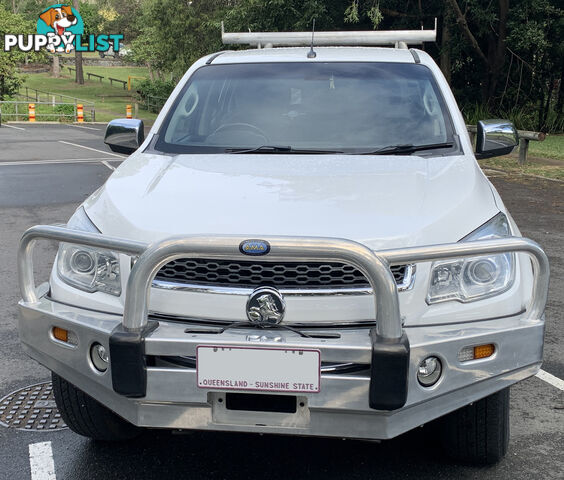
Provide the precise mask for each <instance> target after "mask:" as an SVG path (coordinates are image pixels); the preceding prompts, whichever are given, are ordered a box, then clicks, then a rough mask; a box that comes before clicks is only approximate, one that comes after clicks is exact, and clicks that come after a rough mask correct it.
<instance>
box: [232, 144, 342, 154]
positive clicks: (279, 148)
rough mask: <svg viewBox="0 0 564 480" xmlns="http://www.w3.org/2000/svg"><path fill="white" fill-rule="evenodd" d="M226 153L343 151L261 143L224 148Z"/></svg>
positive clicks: (318, 152)
mask: <svg viewBox="0 0 564 480" xmlns="http://www.w3.org/2000/svg"><path fill="white" fill-rule="evenodd" d="M225 151H226V152H227V153H296V154H297V153H310V154H324V153H343V152H340V151H337V150H323V149H318V148H311V149H310V148H293V147H290V146H285V145H261V146H260V147H255V148H226V149H225Z"/></svg>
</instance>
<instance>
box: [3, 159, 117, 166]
mask: <svg viewBox="0 0 564 480" xmlns="http://www.w3.org/2000/svg"><path fill="white" fill-rule="evenodd" d="M104 160H111V161H112V162H119V161H120V160H117V159H114V158H111V159H109V158H108V157H95V158H66V159H60V160H59V159H54V160H22V161H19V162H0V167H10V166H12V167H13V166H18V165H43V164H50V163H96V162H102V161H104ZM106 166H107V165H106Z"/></svg>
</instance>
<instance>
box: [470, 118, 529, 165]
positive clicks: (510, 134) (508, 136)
mask: <svg viewBox="0 0 564 480" xmlns="http://www.w3.org/2000/svg"><path fill="white" fill-rule="evenodd" d="M518 144H519V135H518V134H517V130H516V129H515V127H514V126H513V124H512V123H511V122H510V121H509V120H499V119H496V120H480V121H479V122H478V128H477V131H476V158H478V159H481V158H490V157H499V156H500V155H507V154H508V153H511V151H512V150H513V148H515V147H516V146H517V145H518Z"/></svg>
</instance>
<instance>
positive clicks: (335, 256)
mask: <svg viewBox="0 0 564 480" xmlns="http://www.w3.org/2000/svg"><path fill="white" fill-rule="evenodd" d="M39 238H44V239H50V240H56V241H59V242H67V243H73V244H79V245H86V246H90V247H98V248H104V249H109V250H114V251H118V252H121V253H126V254H130V255H140V256H139V258H138V260H137V261H136V262H135V265H134V266H133V268H132V270H131V273H130V275H129V279H128V282H127V288H126V296H125V308H124V315H123V327H124V328H125V329H126V330H129V331H140V330H142V329H143V328H144V327H145V326H146V325H147V313H148V303H149V294H150V289H151V283H152V281H153V279H154V277H155V275H156V274H157V272H158V270H159V269H160V268H161V267H162V266H163V265H164V264H165V263H167V262H169V261H171V260H173V259H175V258H179V257H193V258H199V257H206V258H217V259H222V258H230V259H232V258H239V257H243V254H241V253H240V251H239V245H240V244H241V242H242V241H244V240H246V239H247V238H248V237H242V236H215V237H208V236H188V237H173V238H169V239H166V240H163V241H161V242H157V243H154V244H152V245H147V244H145V243H142V242H136V241H131V240H125V239H120V238H112V237H107V236H104V235H101V234H96V233H86V232H80V231H76V230H71V229H68V228H65V227H56V226H49V225H37V226H35V227H32V228H30V229H29V230H27V231H26V232H25V233H24V234H23V236H22V239H21V241H20V247H19V251H18V275H19V284H20V290H21V294H22V298H23V300H24V302H28V303H35V302H37V301H38V298H37V293H36V289H35V282H34V274H33V263H32V253H33V246H34V244H35V241H36V240H37V239H39ZM264 240H267V241H268V242H270V244H271V251H270V253H269V254H268V255H267V256H265V257H262V258H261V261H269V262H270V261H280V260H283V261H301V260H308V261H341V262H345V263H349V264H351V265H353V266H354V267H356V268H358V269H359V270H360V271H362V273H363V274H364V275H365V276H366V278H367V279H368V281H369V282H370V285H371V286H372V289H373V292H374V300H375V305H376V332H377V334H378V335H379V336H380V337H382V338H385V339H390V340H398V339H400V338H401V336H402V333H403V329H402V323H401V316H400V311H399V300H398V292H397V287H396V283H395V280H394V277H393V275H392V273H391V271H390V269H389V265H390V264H391V263H394V264H397V263H417V262H426V261H432V260H439V259H450V258H459V257H469V256H479V255H491V254H499V253H510V252H522V253H526V254H528V255H529V256H530V257H531V259H532V263H533V267H534V284H533V295H532V298H531V302H530V305H528V306H527V312H528V316H529V317H530V318H531V319H538V318H541V316H542V314H543V312H544V308H545V305H546V301H547V297H548V282H549V264H548V258H547V256H546V254H545V253H544V251H543V250H542V249H541V247H540V246H539V245H538V244H537V243H536V242H534V241H532V240H529V239H526V238H518V237H508V238H503V239H496V240H480V241H475V242H465V243H454V244H444V245H431V246H424V247H410V248H402V249H397V250H382V251H378V252H373V251H372V250H370V249H369V248H367V247H366V246H364V245H362V244H360V243H357V242H353V241H351V240H341V239H332V238H318V237H265V238H264ZM245 258H247V257H245Z"/></svg>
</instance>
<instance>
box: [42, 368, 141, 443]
mask: <svg viewBox="0 0 564 480" xmlns="http://www.w3.org/2000/svg"><path fill="white" fill-rule="evenodd" d="M51 378H52V381H53V393H54V394H55V402H56V403H57V407H58V408H59V412H60V413H61V416H62V417H63V420H64V421H65V423H66V424H67V426H68V427H69V428H70V429H71V430H72V431H73V432H75V433H78V434H79V435H82V436H84V437H89V438H92V439H94V440H101V441H105V442H117V441H123V440H129V439H131V438H134V437H136V436H137V435H139V434H140V433H141V429H140V428H138V427H136V426H135V425H132V424H131V423H129V422H126V421H125V420H123V419H122V418H121V417H118V416H117V415H116V414H115V413H114V412H112V411H111V410H109V409H108V408H106V407H104V406H103V405H102V404H101V403H99V402H97V401H96V400H94V399H93V398H92V397H90V396H89V395H87V394H86V393H84V392H83V391H82V390H79V389H78V388H76V387H75V386H74V385H72V384H71V383H69V382H67V381H66V380H65V379H64V378H62V377H59V375H57V374H56V373H51Z"/></svg>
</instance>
